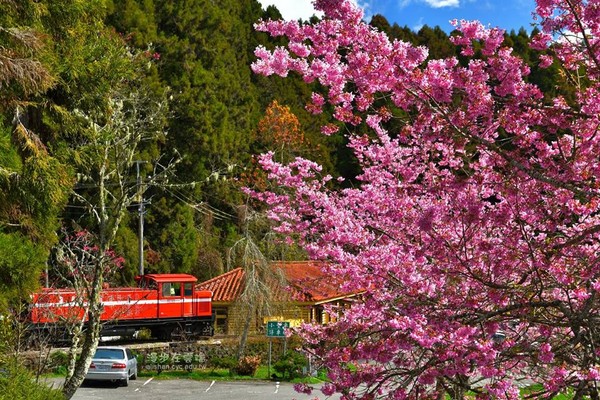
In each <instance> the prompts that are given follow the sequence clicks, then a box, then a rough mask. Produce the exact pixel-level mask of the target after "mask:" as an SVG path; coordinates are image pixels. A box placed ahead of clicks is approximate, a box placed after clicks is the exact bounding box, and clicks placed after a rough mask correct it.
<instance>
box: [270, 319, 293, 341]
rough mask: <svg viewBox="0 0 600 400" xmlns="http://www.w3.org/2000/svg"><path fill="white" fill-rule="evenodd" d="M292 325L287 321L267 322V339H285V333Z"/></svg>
mask: <svg viewBox="0 0 600 400" xmlns="http://www.w3.org/2000/svg"><path fill="white" fill-rule="evenodd" d="M289 327H290V323H289V322H287V321H284V322H280V321H268V322H267V337H271V338H274V337H278V338H283V337H285V331H286V330H287V329H289Z"/></svg>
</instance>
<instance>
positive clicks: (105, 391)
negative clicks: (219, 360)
mask: <svg viewBox="0 0 600 400" xmlns="http://www.w3.org/2000/svg"><path fill="white" fill-rule="evenodd" d="M52 383H53V384H54V385H59V384H60V383H61V381H59V380H55V381H54V382H52ZM339 398H340V396H339V395H338V396H332V397H327V396H325V395H323V394H322V393H321V392H320V391H318V390H316V391H314V392H313V394H312V395H310V396H309V395H306V394H302V393H297V392H296V391H294V388H293V385H292V384H291V383H287V382H281V383H279V382H267V381H265V382H256V381H252V382H243V381H236V382H224V381H194V380H188V379H170V380H156V379H149V378H138V380H135V381H130V383H129V386H128V387H122V386H117V385H116V384H113V383H110V382H85V383H84V385H83V386H82V387H81V388H79V389H78V390H77V393H75V396H74V397H73V400H92V399H100V400H102V399H106V400H129V399H145V400H148V399H157V400H160V399H177V400H192V399H194V400H196V399H212V400H247V399H265V400H274V399H277V400H292V399H297V400H309V399H310V400H313V399H322V400H324V399H339Z"/></svg>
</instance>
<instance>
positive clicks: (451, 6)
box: [259, 0, 535, 32]
mask: <svg viewBox="0 0 600 400" xmlns="http://www.w3.org/2000/svg"><path fill="white" fill-rule="evenodd" d="M259 2H260V3H261V4H263V7H266V6H267V5H269V4H274V5H275V6H276V7H277V8H278V9H279V11H281V13H282V15H283V16H284V18H286V19H297V18H303V19H308V18H309V17H310V16H311V15H312V14H313V13H314V9H313V8H312V4H311V1H310V0H259ZM357 2H358V4H359V5H360V6H361V7H363V9H364V10H365V16H366V19H367V20H370V16H372V15H373V14H382V15H384V16H385V17H386V18H387V20H388V21H389V22H390V24H393V23H394V22H396V23H397V24H398V25H400V26H404V25H407V26H409V27H410V28H412V29H413V30H418V29H419V28H420V27H421V26H423V25H425V24H427V25H429V26H432V27H433V26H436V25H439V26H440V27H441V28H442V29H444V30H445V31H448V32H449V31H451V30H452V26H450V24H449V21H450V20H451V19H454V18H456V19H459V20H460V19H477V20H479V21H481V22H482V23H483V24H484V25H490V26H499V27H501V28H504V29H506V30H511V29H515V30H518V29H519V28H520V27H524V28H525V29H527V30H528V31H530V30H531V25H530V24H531V22H532V21H533V19H532V16H531V12H532V11H533V9H534V6H535V2H534V0H357Z"/></svg>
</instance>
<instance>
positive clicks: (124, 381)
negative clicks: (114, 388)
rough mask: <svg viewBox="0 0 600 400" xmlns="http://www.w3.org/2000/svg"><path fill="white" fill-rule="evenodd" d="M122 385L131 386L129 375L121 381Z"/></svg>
mask: <svg viewBox="0 0 600 400" xmlns="http://www.w3.org/2000/svg"><path fill="white" fill-rule="evenodd" d="M121 386H129V375H127V378H125V379H123V380H122V381H121Z"/></svg>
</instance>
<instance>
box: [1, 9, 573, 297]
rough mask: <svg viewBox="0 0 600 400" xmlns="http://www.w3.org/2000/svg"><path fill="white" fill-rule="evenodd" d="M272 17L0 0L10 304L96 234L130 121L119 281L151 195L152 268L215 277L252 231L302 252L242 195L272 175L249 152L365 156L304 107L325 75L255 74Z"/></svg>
mask: <svg viewBox="0 0 600 400" xmlns="http://www.w3.org/2000/svg"><path fill="white" fill-rule="evenodd" d="M261 18H281V16H280V14H279V12H278V11H277V9H275V8H274V7H269V8H268V9H267V10H263V9H262V8H261V6H260V4H259V3H258V2H257V1H256V0H221V1H219V2H213V1H206V0H197V1H190V0H120V1H112V2H111V1H108V0H86V1H83V0H35V1H34V0H22V1H13V0H0V148H1V149H0V186H1V190H0V276H1V277H2V279H1V280H0V296H1V299H0V301H1V302H2V305H4V306H5V305H7V304H8V299H15V298H18V297H19V296H18V294H19V293H21V294H23V293H28V292H29V291H30V290H31V289H32V288H33V287H35V286H36V285H37V284H39V283H40V282H42V277H43V275H44V270H45V268H46V267H48V269H49V271H50V274H49V276H50V278H52V276H53V272H52V271H53V269H54V268H55V266H54V262H53V261H54V259H55V258H56V255H55V254H54V252H55V251H56V250H55V249H56V245H57V244H58V243H59V242H60V241H61V240H62V238H63V236H64V232H65V231H66V232H69V231H74V230H76V229H87V230H89V231H90V232H94V231H95V230H97V228H98V224H99V223H98V222H95V221H94V219H93V218H91V217H90V215H94V214H97V211H98V210H99V208H101V207H104V208H105V209H106V207H110V205H109V206H107V205H106V204H103V203H102V202H101V201H100V200H99V199H98V198H97V196H96V190H97V189H98V187H97V183H95V182H97V180H95V179H94V178H95V177H96V175H97V171H98V170H103V168H107V167H108V168H110V167H112V166H110V165H106V164H105V163H104V164H102V163H98V160H99V159H100V154H101V153H102V151H103V150H105V148H104V147H102V145H99V144H98V143H100V144H102V143H109V141H108V138H109V137H110V140H112V142H110V143H113V144H114V143H115V142H114V140H115V138H116V139H118V138H119V137H120V136H119V135H121V134H125V133H128V132H132V131H133V132H136V133H139V134H140V136H139V137H138V139H137V140H138V141H137V142H136V145H135V146H136V147H135V152H134V157H133V159H129V160H128V162H129V163H128V164H127V165H128V166H129V167H128V168H125V170H123V169H119V170H117V169H115V172H114V173H113V174H112V175H111V174H109V175H107V176H110V177H111V179H114V182H119V184H120V185H121V188H123V187H125V189H126V190H127V191H128V193H131V192H132V191H133V192H135V191H137V192H138V194H139V195H138V199H137V203H132V204H129V206H128V207H127V212H126V213H125V214H124V215H123V218H122V221H121V223H120V224H119V225H118V232H117V234H116V239H115V240H114V243H113V246H112V247H113V248H114V250H115V252H116V253H117V254H119V255H121V256H122V257H124V259H125V262H124V267H123V268H122V269H120V270H119V272H118V274H116V275H115V276H114V277H113V278H112V280H113V281H114V283H131V282H132V280H133V277H134V276H135V275H136V273H137V268H138V264H139V259H138V247H137V246H138V245H137V240H138V239H137V238H138V233H137V232H138V208H139V207H138V206H139V201H141V200H144V207H145V215H144V220H145V225H144V228H145V237H144V238H145V241H144V251H145V268H146V272H168V271H172V272H186V273H192V274H194V275H196V276H197V277H198V278H199V279H206V278H209V277H212V276H214V275H217V274H219V273H221V272H223V271H224V269H225V268H226V267H227V262H228V255H230V254H232V253H231V251H230V249H231V248H232V247H233V246H234V244H235V243H236V242H237V241H239V240H240V239H241V238H243V237H244V236H248V235H252V236H253V238H254V240H256V242H257V243H261V246H262V249H263V250H264V252H265V254H267V256H268V257H269V258H271V259H278V258H279V259H281V258H288V259H289V258H298V257H302V254H299V253H297V252H295V251H294V250H293V249H289V248H283V247H282V246H280V245H278V244H277V242H273V241H271V240H267V238H268V237H270V235H268V233H269V226H268V223H267V222H266V219H265V217H264V215H263V213H262V212H261V211H264V210H260V209H257V208H256V207H257V206H256V204H253V203H251V202H249V200H248V199H247V198H246V196H245V195H243V193H242V192H241V191H240V190H239V189H240V187H241V186H243V185H246V184H249V185H259V186H260V185H264V184H266V181H265V179H264V176H262V175H261V173H260V172H259V171H258V169H257V166H256V163H255V160H254V157H253V155H255V154H259V153H261V152H264V151H267V150H273V151H276V154H278V156H279V157H282V158H286V157H288V158H289V157H293V156H298V155H300V156H306V157H309V158H312V159H315V160H318V161H319V162H320V163H322V164H323V165H324V166H325V168H326V172H327V173H330V174H332V175H334V176H344V177H346V178H350V179H349V182H350V183H352V179H351V178H352V177H353V176H354V173H355V163H354V161H353V160H352V158H351V157H350V155H349V154H350V153H349V151H348V150H347V149H346V147H345V143H344V137H343V135H338V136H333V137H326V136H323V135H321V134H320V133H319V132H320V127H321V126H322V125H323V124H325V123H327V122H329V121H327V120H326V119H325V117H324V116H318V115H317V116H315V115H311V114H310V113H308V112H307V111H306V110H305V109H304V104H305V103H306V101H307V100H308V98H309V96H310V93H311V91H313V90H314V91H318V90H319V87H318V86H317V84H314V85H313V86H312V87H309V86H307V85H305V84H304V83H303V82H302V81H301V80H300V79H299V78H298V77H292V79H286V80H283V79H278V78H265V77H261V76H256V75H253V74H252V72H251V70H250V63H251V62H252V60H253V57H254V56H253V51H254V49H255V47H256V46H257V45H259V44H262V45H265V46H267V47H273V46H275V45H277V44H278V43H276V42H273V39H270V38H268V37H267V35H266V34H264V33H260V32H255V31H254V30H253V24H254V23H255V22H256V21H258V20H259V19H261ZM306 23H310V21H307V22H306ZM371 24H372V25H373V26H375V27H377V28H378V29H380V30H382V31H384V32H386V33H387V34H388V35H389V36H390V37H393V38H397V39H401V40H405V41H409V42H412V43H414V44H418V45H424V46H426V47H428V48H429V49H430V58H439V57H446V56H449V55H456V56H457V57H458V56H459V55H458V54H459V53H458V52H457V50H456V48H455V47H454V46H453V45H452V44H451V43H450V41H449V39H448V35H447V34H446V33H445V32H444V31H443V30H442V29H441V28H439V27H435V28H430V27H427V26H425V27H423V28H422V29H420V30H419V31H418V32H413V31H411V30H410V29H409V28H407V27H400V26H398V25H396V24H394V25H391V24H390V23H389V22H388V21H387V20H386V18H385V17H383V16H381V15H376V16H374V17H373V19H372V21H371ZM530 35H531V33H530V32H527V31H526V30H524V29H521V30H519V31H518V32H515V31H511V32H508V33H507V34H506V44H507V45H510V46H513V47H514V48H515V50H516V51H517V52H518V53H519V54H520V55H521V56H522V57H523V58H524V59H525V60H527V62H528V63H529V64H530V67H531V70H532V73H531V79H532V81H534V82H535V83H537V84H539V85H540V86H542V89H543V90H544V92H545V93H552V92H553V91H557V90H560V88H561V85H560V80H561V79H562V78H561V77H560V76H559V75H558V74H557V73H554V74H553V73H552V70H551V71H550V72H551V73H548V71H545V73H544V74H543V75H542V74H541V73H539V70H538V68H537V63H538V56H539V54H538V53H537V52H535V51H533V50H531V49H529V47H528V42H529V38H530ZM567 95H568V93H567ZM274 101H276V103H274ZM345 129H353V128H352V127H346V128H345ZM282 130H283V131H285V132H282ZM290 136H291V137H290ZM92 144H94V145H93V146H92ZM127 145H131V143H125V144H119V145H118V146H127ZM106 149H108V147H106ZM111 149H121V147H111ZM121 150H122V149H121ZM121 150H119V151H121ZM107 151H108V150H107ZM110 151H113V150H110ZM114 151H115V152H116V151H117V150H114ZM115 154H116V153H115ZM119 154H121V153H119ZM115 157H116V158H115V159H117V160H118V159H119V155H118V154H117V155H115ZM137 161H140V162H137ZM136 166H137V167H139V168H140V174H139V178H138V174H137V170H136ZM98 168H99V169H98ZM167 170H168V172H169V174H168V179H167V174H166V172H165V171H167ZM149 177H152V179H150V178H149ZM109 184H113V183H109ZM114 184H115V185H116V183H114ZM100 224H101V222H100ZM232 262H233V263H235V258H233V261H232Z"/></svg>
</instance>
